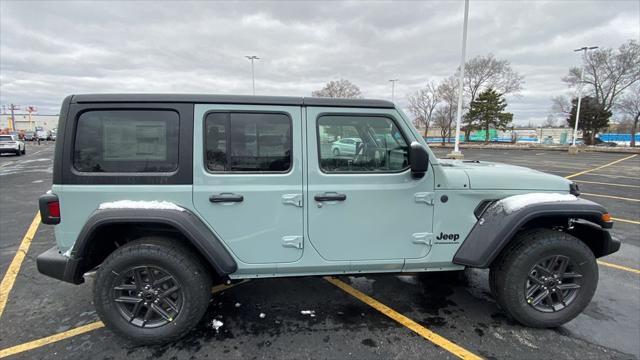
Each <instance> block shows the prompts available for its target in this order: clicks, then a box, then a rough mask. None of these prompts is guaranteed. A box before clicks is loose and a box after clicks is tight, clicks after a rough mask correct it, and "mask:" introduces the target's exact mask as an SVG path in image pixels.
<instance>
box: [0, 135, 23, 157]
mask: <svg viewBox="0 0 640 360" xmlns="http://www.w3.org/2000/svg"><path fill="white" fill-rule="evenodd" d="M4 153H12V154H15V155H17V156H20V155H24V154H26V153H27V148H26V146H25V144H24V142H23V141H21V140H20V139H19V138H18V135H15V134H11V135H0V154H4Z"/></svg>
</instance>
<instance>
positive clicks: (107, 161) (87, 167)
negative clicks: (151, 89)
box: [73, 110, 180, 173]
mask: <svg viewBox="0 0 640 360" xmlns="http://www.w3.org/2000/svg"><path fill="white" fill-rule="evenodd" d="M179 129H180V117H179V115H178V113H177V112H175V111H171V110H92V111H87V112H83V113H81V114H80V116H79V117H78V121H77V125H76V133H75V142H74V149H73V165H74V168H75V169H76V170H77V171H80V172H90V173H162V172H165V173H166V172H173V171H176V170H177V169H178V148H179V146H178V145H179V143H178V141H179Z"/></svg>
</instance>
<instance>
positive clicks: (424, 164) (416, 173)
mask: <svg viewBox="0 0 640 360" xmlns="http://www.w3.org/2000/svg"><path fill="white" fill-rule="evenodd" d="M409 162H410V163H411V175H412V176H413V178H414V179H422V178H423V177H424V175H425V174H426V173H427V170H428V169H429V153H428V152H427V149H425V147H424V146H423V145H422V144H420V143H419V142H417V141H413V142H412V143H411V146H410V148H409Z"/></svg>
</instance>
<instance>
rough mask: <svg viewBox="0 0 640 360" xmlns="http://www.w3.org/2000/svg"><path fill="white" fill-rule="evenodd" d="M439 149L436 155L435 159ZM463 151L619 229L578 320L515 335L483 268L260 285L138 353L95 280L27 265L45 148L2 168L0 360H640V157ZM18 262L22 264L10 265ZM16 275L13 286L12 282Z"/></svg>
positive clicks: (232, 292)
mask: <svg viewBox="0 0 640 360" xmlns="http://www.w3.org/2000/svg"><path fill="white" fill-rule="evenodd" d="M448 151H449V149H446V150H445V149H436V152H437V153H438V154H439V155H443V154H445V153H447V152H448ZM463 151H464V153H465V157H466V159H473V160H488V161H497V162H505V163H511V164H515V165H522V166H527V167H531V168H534V169H537V170H541V171H545V172H549V173H553V174H557V175H560V176H565V177H571V179H572V180H573V181H576V182H578V184H579V185H580V188H581V191H582V192H583V195H582V196H583V197H584V198H587V199H590V200H594V201H597V202H599V203H601V204H603V205H604V206H605V207H607V208H608V209H609V211H610V213H611V214H612V215H613V216H614V217H615V218H616V222H615V226H614V229H613V236H614V237H616V238H619V239H621V240H622V242H623V245H622V249H621V250H620V251H619V252H617V253H615V254H613V255H611V256H608V257H606V258H602V259H600V260H601V262H600V283H599V287H598V290H597V292H596V295H595V297H594V299H593V301H592V302H591V304H590V305H589V307H588V308H587V309H586V310H585V312H584V313H583V314H581V315H580V316H578V317H577V318H576V319H575V320H573V321H571V322H570V323H568V324H566V325H564V326H562V327H561V328H558V329H544V330H543V329H531V328H525V327H522V326H520V325H518V324H516V323H514V322H513V321H511V320H510V319H508V318H507V317H506V316H505V315H504V313H503V312H501V311H500V310H499V309H498V308H497V306H496V304H495V302H494V301H493V299H492V298H491V296H490V294H489V290H488V284H487V272H486V271H482V270H472V271H466V272H465V273H464V274H446V273H432V274H420V275H403V276H394V275H384V276H383V275H375V276H373V275H372V276H358V277H350V276H344V277H340V278H339V280H334V279H324V278H291V279H268V280H252V281H248V282H244V283H240V284H236V285H235V286H233V287H229V288H221V287H217V288H214V291H215V293H216V294H215V296H214V297H213V300H212V302H211V305H210V307H209V311H208V313H207V315H206V316H205V319H204V320H203V321H202V322H201V323H200V324H199V325H198V326H197V328H196V329H195V330H194V331H192V332H191V333H190V334H189V335H188V336H187V337H186V338H184V339H182V340H180V341H178V342H176V343H173V344H168V345H162V346H153V347H139V346H135V345H133V344H131V343H129V342H128V341H126V340H125V339H121V338H118V337H116V336H115V335H113V334H112V333H111V332H109V331H108V330H106V329H104V328H103V327H102V324H101V323H100V322H98V317H97V315H96V313H95V311H94V307H93V305H92V286H91V285H92V278H91V276H88V281H87V283H86V284H84V285H81V286H74V285H70V284H66V283H62V282H58V281H56V280H53V279H50V278H47V277H44V276H42V275H40V274H39V273H38V272H37V270H36V267H35V257H36V256H37V255H38V254H39V253H41V252H43V251H45V250H47V249H48V248H50V247H51V246H53V244H54V238H53V227H51V226H46V225H41V226H39V227H37V231H35V230H36V229H34V227H31V231H29V228H30V225H31V224H32V220H33V219H34V216H35V215H36V211H37V198H38V196H39V195H41V194H42V193H44V192H46V191H47V190H48V189H49V187H50V185H51V171H52V156H53V145H52V144H47V143H44V144H43V145H40V146H38V145H28V147H27V155H26V156H21V157H14V156H1V157H0V204H1V206H0V229H1V231H0V273H1V274H3V275H2V276H3V277H4V280H3V282H2V289H1V290H2V294H3V295H2V296H0V300H2V301H0V358H2V357H5V356H10V357H12V358H17V359H55V358H65V359H86V358H102V359H121V358H125V357H126V358H129V359H151V358H162V359H189V358H193V359H204V358H211V359H217V358H225V359H227V358H228V359H302V358H309V359H391V358H394V359H395V358H401V359H425V358H444V359H447V358H456V357H463V358H464V357H467V358H473V356H478V357H481V358H487V359H512V358H519V359H534V358H535V359H550V358H559V359H570V358H579V359H638V358H640V340H639V339H640V270H638V269H640V206H639V205H640V204H639V201H640V156H632V155H630V154H616V153H581V154H578V155H576V156H571V155H568V154H566V153H564V152H558V151H543V150H485V149H467V150H463ZM620 159H625V160H621V161H619V160H620ZM581 172H584V173H581ZM31 233H33V234H35V235H34V236H33V240H32V241H31V243H30V247H29V248H28V251H26V252H24V251H22V252H21V251H19V248H20V247H21V244H22V248H21V250H26V248H25V246H24V244H25V241H24V238H25V234H27V235H29V234H31ZM27 237H28V236H27ZM28 240H29V239H27V241H26V242H27V243H28ZM16 254H18V256H17V255H16ZM20 254H26V256H25V257H24V261H23V262H22V263H21V264H19V266H17V267H16V266H15V264H16V260H15V259H16V258H17V257H20V256H21V255H20ZM13 273H17V276H16V277H15V282H14V283H13V282H10V281H9V280H7V279H10V278H12V274H13ZM354 290H355V291H354ZM4 300H6V306H5V304H4V303H3V302H4ZM303 310H313V311H314V312H315V313H314V315H315V316H311V315H308V314H303V313H301V311H303ZM383 312H384V314H383ZM260 314H264V317H261V316H260ZM385 314H386V315H385ZM214 318H216V319H219V320H221V321H223V322H224V325H223V326H222V327H221V328H220V329H218V331H216V330H214V329H213V328H212V327H211V326H210V323H211V321H212V320H213V319H214Z"/></svg>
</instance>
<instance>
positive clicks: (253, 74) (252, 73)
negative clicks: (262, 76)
mask: <svg viewBox="0 0 640 360" xmlns="http://www.w3.org/2000/svg"><path fill="white" fill-rule="evenodd" d="M245 57H246V58H247V59H249V60H250V61H251V84H252V87H253V95H255V94H256V74H255V72H254V70H253V61H254V60H259V59H260V58H259V57H257V56H255V55H246V56H245Z"/></svg>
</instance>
